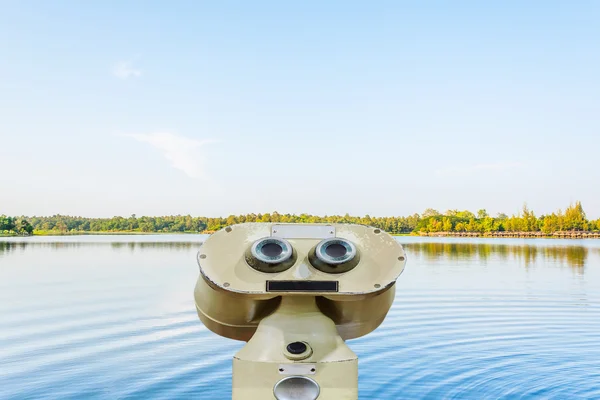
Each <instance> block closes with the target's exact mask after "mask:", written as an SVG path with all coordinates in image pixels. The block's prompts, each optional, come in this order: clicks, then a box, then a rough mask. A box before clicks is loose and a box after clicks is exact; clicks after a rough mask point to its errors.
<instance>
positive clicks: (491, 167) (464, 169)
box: [435, 162, 525, 175]
mask: <svg viewBox="0 0 600 400" xmlns="http://www.w3.org/2000/svg"><path fill="white" fill-rule="evenodd" d="M523 166H525V164H523V163H522V162H500V163H490V164H475V165H467V166H448V167H444V168H441V169H438V170H436V171H435V173H436V174H437V175H469V174H474V173H477V172H491V171H496V172H501V171H508V170H513V169H518V168H521V167H523Z"/></svg>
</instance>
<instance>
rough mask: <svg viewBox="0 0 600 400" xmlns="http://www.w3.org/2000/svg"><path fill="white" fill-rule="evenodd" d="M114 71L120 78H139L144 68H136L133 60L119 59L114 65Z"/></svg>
mask: <svg viewBox="0 0 600 400" xmlns="http://www.w3.org/2000/svg"><path fill="white" fill-rule="evenodd" d="M112 73H113V75H114V76H116V77H117V78H119V79H129V78H139V77H140V76H142V70H140V69H138V68H135V67H134V66H133V62H132V61H119V62H118V63H116V64H115V65H113V67H112Z"/></svg>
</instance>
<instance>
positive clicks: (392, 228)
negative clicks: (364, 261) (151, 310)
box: [0, 202, 600, 238]
mask: <svg viewBox="0 0 600 400" xmlns="http://www.w3.org/2000/svg"><path fill="white" fill-rule="evenodd" d="M244 222H275V223H277V222H280V223H354V224H362V225H369V226H373V227H376V228H379V229H382V230H384V231H386V232H388V233H390V234H392V235H417V236H438V237H439V236H458V237H519V238H543V237H554V238H600V219H597V220H588V219H587V217H586V214H585V212H584V210H583V207H582V205H581V202H576V203H575V204H571V205H570V206H569V207H567V208H566V209H565V210H564V211H562V210H558V211H557V212H554V213H552V214H547V215H541V216H539V217H537V216H536V215H535V213H534V212H533V211H531V210H529V208H528V207H527V205H524V206H523V209H522V210H521V212H519V213H518V214H515V215H512V216H510V217H509V216H508V215H506V214H503V213H499V214H498V215H496V216H495V217H492V216H490V215H489V214H488V213H487V211H486V210H485V209H481V210H479V211H477V213H472V212H470V211H459V210H447V211H446V212H444V213H440V212H439V211H437V210H434V209H431V208H429V209H427V210H425V211H424V212H423V213H422V214H413V215H410V216H407V217H370V216H369V215H366V216H364V217H356V216H350V215H348V214H346V215H343V216H340V215H334V216H323V217H321V216H315V215H309V214H300V215H294V214H279V213H278V212H273V213H266V214H246V215H230V216H228V217H226V218H223V217H218V218H209V217H192V216H190V215H176V216H161V217H147V216H143V217H137V216H136V215H135V214H134V215H131V216H130V217H113V218H84V217H73V216H66V215H53V216H50V217H36V216H33V217H26V216H20V217H7V216H5V215H0V236H30V235H37V236H49V235H114V234H142V235H143V234H165V233H171V234H172V233H195V234H198V233H207V234H210V233H213V232H215V231H218V230H220V229H222V228H224V227H226V226H228V225H234V224H238V223H244Z"/></svg>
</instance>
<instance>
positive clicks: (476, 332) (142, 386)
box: [0, 235, 600, 399]
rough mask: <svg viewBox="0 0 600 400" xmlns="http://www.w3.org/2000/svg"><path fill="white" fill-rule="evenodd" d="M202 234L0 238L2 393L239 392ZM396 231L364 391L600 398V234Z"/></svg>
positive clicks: (369, 394)
mask: <svg viewBox="0 0 600 400" xmlns="http://www.w3.org/2000/svg"><path fill="white" fill-rule="evenodd" d="M204 238H205V237H203V236H187V235H186V236H109V237H106V236H87V237H67V238H26V239H1V238H0V398H2V399H13V398H14V399H41V398H52V399H66V398H85V399H91V398H101V399H117V398H119V399H123V398H131V399H133V398H138V399H149V398H152V399H175V398H199V399H230V398H231V389H230V385H231V375H230V374H231V357H232V355H233V354H234V353H235V352H236V351H237V350H238V349H239V348H241V346H242V345H243V344H242V343H240V342H236V341H232V340H228V339H223V338H220V337H219V336H216V335H214V334H212V333H210V332H209V331H207V330H206V329H205V328H204V327H203V326H202V324H201V323H200V321H199V320H198V318H197V316H196V313H195V310H194V304H193V295H192V290H193V287H194V284H195V280H196V278H197V276H198V268H197V265H196V262H195V259H194V258H195V254H196V252H197V251H198V248H199V244H200V242H201V241H202V240H204ZM399 241H400V242H402V243H403V244H404V245H405V249H406V250H407V253H408V264H407V268H406V270H405V272H404V274H403V275H402V276H401V277H400V279H399V281H398V292H397V296H396V302H395V303H394V305H393V307H392V309H391V311H390V313H389V314H388V317H387V319H386V320H385V322H384V323H383V325H382V326H381V327H380V328H379V329H377V330H376V331H374V332H373V333H371V334H369V335H367V336H365V337H363V338H360V339H356V340H352V341H350V346H351V347H352V348H353V350H354V351H355V352H356V353H357V354H358V355H359V357H360V398H361V399H499V398H505V399H551V398H552V399H600V241H593V240H589V241H584V240H581V241H575V240H573V241H568V240H565V241H562V240H510V239H506V240H504V239H491V240H490V239H488V240H486V239H434V238H432V239H425V238H412V237H401V238H399Z"/></svg>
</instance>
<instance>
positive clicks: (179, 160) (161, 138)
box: [125, 132, 216, 179]
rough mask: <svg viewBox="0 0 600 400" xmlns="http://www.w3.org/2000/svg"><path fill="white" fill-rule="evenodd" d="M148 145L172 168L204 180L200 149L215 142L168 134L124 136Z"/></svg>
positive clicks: (202, 159)
mask: <svg viewBox="0 0 600 400" xmlns="http://www.w3.org/2000/svg"><path fill="white" fill-rule="evenodd" d="M125 136H128V137H131V138H133V139H135V140H137V141H140V142H144V143H148V144H150V145H151V146H153V147H155V148H157V149H158V150H160V151H161V152H162V153H163V155H164V156H165V158H166V159H167V160H169V162H170V163H171V165H172V166H173V168H176V169H178V170H181V171H183V172H184V173H185V174H186V175H187V176H189V177H190V178H196V179H201V178H205V171H204V165H203V164H204V163H203V161H204V157H203V155H202V152H201V151H200V147H202V146H204V145H205V144H208V143H215V142H216V140H197V139H190V138H186V137H183V136H179V135H176V134H173V133H169V132H158V133H150V134H128V135H125Z"/></svg>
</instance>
